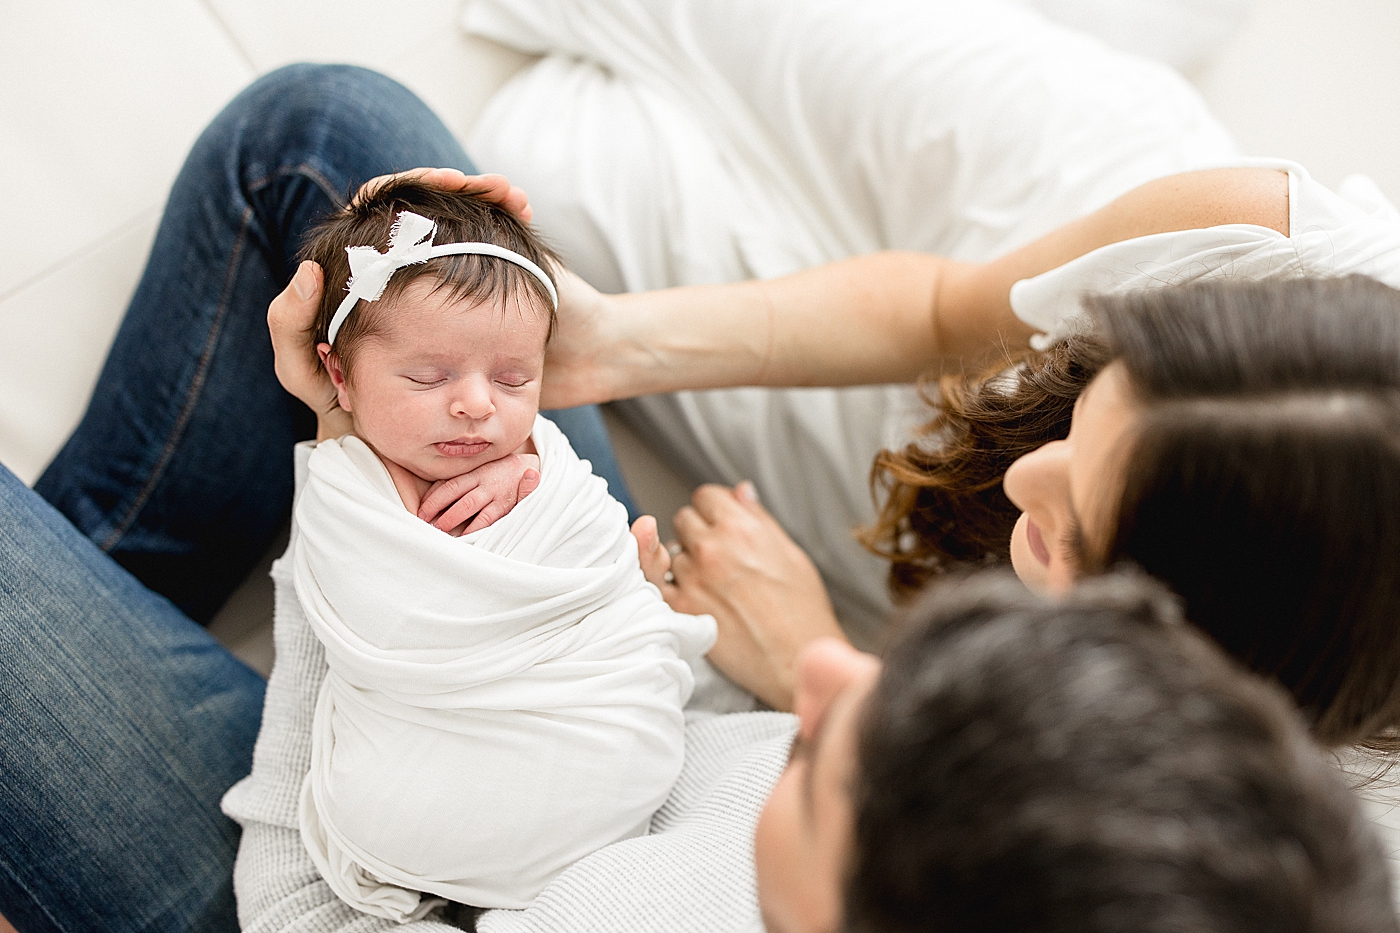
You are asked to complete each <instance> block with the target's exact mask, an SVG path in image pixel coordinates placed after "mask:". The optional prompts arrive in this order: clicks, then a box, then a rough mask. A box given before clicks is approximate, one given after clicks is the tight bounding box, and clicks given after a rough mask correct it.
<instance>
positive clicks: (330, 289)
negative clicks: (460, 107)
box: [304, 180, 557, 480]
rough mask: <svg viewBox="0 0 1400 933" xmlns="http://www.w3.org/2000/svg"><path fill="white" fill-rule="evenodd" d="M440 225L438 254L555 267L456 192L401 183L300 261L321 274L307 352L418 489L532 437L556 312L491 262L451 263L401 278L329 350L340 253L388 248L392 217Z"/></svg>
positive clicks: (358, 313)
mask: <svg viewBox="0 0 1400 933" xmlns="http://www.w3.org/2000/svg"><path fill="white" fill-rule="evenodd" d="M404 211H410V212H412V213H414V214H418V215H421V216H423V217H426V218H428V219H430V220H432V221H433V222H434V223H436V225H437V229H436V232H435V234H434V238H433V242H434V243H436V244H439V245H441V244H446V243H489V244H493V245H495V246H499V247H503V248H505V249H507V250H510V251H512V252H515V253H518V254H520V255H521V256H524V257H525V258H526V259H528V260H530V261H531V262H533V263H534V264H535V265H537V266H539V267H541V268H542V269H544V270H551V269H552V268H554V267H555V264H556V263H557V259H556V257H555V256H554V254H553V253H552V252H551V251H550V250H549V249H548V248H546V247H545V246H544V245H543V244H542V243H541V242H540V241H539V239H538V238H537V237H536V236H535V235H534V234H533V233H532V232H531V231H530V230H529V228H528V227H526V226H524V225H523V224H521V223H520V222H519V221H518V220H516V219H515V218H514V217H513V216H511V215H510V214H509V213H508V212H506V211H505V210H503V209H501V208H500V207H498V206H496V205H494V204H491V203H489V202H486V201H482V200H480V199H477V198H475V197H472V196H471V195H468V194H462V193H459V192H445V191H441V190H438V189H435V188H430V187H426V186H423V185H420V184H417V183H416V182H413V181H411V180H397V181H394V182H391V183H389V184H388V185H385V186H384V187H382V188H380V189H379V190H377V191H376V192H375V193H374V194H372V195H371V196H369V197H366V198H364V199H362V200H359V201H357V202H355V203H354V204H352V205H351V207H349V208H348V209H346V210H345V211H343V212H341V213H340V214H337V215H335V216H334V217H332V218H331V219H330V220H329V221H327V222H326V223H325V224H323V225H322V226H321V227H319V228H317V230H316V231H315V232H314V234H313V237H312V240H311V241H310V244H309V245H308V247H307V249H306V251H305V253H304V255H305V258H307V259H311V260H314V261H315V262H317V263H319V264H320V265H321V267H322V269H323V270H324V275H325V283H326V287H325V288H324V289H323V297H322V302H321V308H320V311H319V313H318V315H317V320H316V333H315V342H316V346H317V352H318V354H319V358H320V360H321V362H322V364H323V365H324V366H325V368H326V370H327V372H328V373H329V374H330V377H331V381H332V382H333V383H334V384H335V387H336V392H337V401H338V403H339V405H340V406H341V407H342V408H344V409H345V410H346V411H348V412H350V414H351V415H352V416H353V418H354V422H355V430H356V433H357V434H358V435H359V436H360V437H361V438H362V439H364V440H365V441H366V442H367V443H369V444H370V445H371V446H372V447H374V448H375V450H377V451H378V452H379V453H380V455H381V456H384V457H386V458H388V459H389V460H392V461H394V462H395V463H398V464H399V465H400V466H403V467H404V468H405V469H407V470H409V471H410V472H412V473H414V474H416V475H418V476H420V477H422V478H423V479H426V480H436V479H444V478H447V477H449V476H456V475H460V474H461V473H464V472H467V471H468V470H470V469H473V468H475V467H476V466H479V465H481V464H482V463H486V462H489V461H491V460H495V459H499V458H500V457H502V456H505V455H506V454H509V453H511V452H512V451H513V450H515V449H516V448H517V447H519V446H520V445H521V444H522V443H523V442H524V441H525V439H526V438H527V437H528V436H529V433H530V428H531V426H532V425H533V423H534V416H535V413H536V411H537V410H538V408H539V393H540V380H541V377H542V375H543V370H544V351H545V343H546V342H547V340H548V338H549V334H550V332H551V331H552V329H553V326H554V305H553V302H552V300H551V296H550V295H549V292H548V291H547V289H546V287H545V286H544V284H543V283H542V282H540V281H539V279H538V278H536V277H535V276H534V275H533V274H531V273H530V272H529V271H527V270H526V269H524V268H522V267H521V266H520V265H517V264H515V263H512V262H509V261H506V260H503V259H501V258H498V257H495V256H483V255H450V256H440V257H437V258H433V259H429V260H428V261H427V262H423V263H417V264H413V265H406V266H403V267H401V268H398V269H396V270H395V271H394V272H393V274H392V276H391V277H390V278H389V281H388V284H387V286H386V287H385V289H384V292H383V294H382V295H381V296H380V297H379V299H378V300H375V301H367V300H363V299H362V300H360V301H358V302H357V303H356V305H355V307H354V308H353V309H352V310H351V311H350V313H349V316H348V317H346V318H345V319H344V321H343V323H342V325H341V326H340V329H339V331H338V332H337V333H336V335H335V343H334V345H333V346H332V345H331V343H330V342H329V339H328V338H329V332H330V328H331V322H332V319H333V318H334V316H335V314H336V311H337V309H338V308H339V307H340V304H341V302H342V301H343V300H344V298H345V294H346V285H347V281H348V280H349V278H350V265H349V261H348V258H347V255H346V250H347V248H350V247H359V246H369V247H373V248H374V249H375V250H377V251H380V252H383V251H385V250H387V249H388V245H389V239H390V234H391V230H392V228H393V226H394V224H395V222H396V221H397V220H398V219H399V215H400V214H401V213H402V212H404Z"/></svg>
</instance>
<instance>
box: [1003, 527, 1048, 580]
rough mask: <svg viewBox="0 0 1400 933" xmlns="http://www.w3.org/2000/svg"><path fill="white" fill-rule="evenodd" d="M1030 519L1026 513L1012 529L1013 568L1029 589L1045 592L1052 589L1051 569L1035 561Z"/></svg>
mask: <svg viewBox="0 0 1400 933" xmlns="http://www.w3.org/2000/svg"><path fill="white" fill-rule="evenodd" d="M1029 520H1030V519H1029V518H1028V517H1027V515H1026V513H1025V512H1022V513H1021V517H1020V518H1018V519H1016V527H1014V528H1012V529H1011V568H1012V569H1013V570H1015V571H1016V576H1018V577H1020V578H1021V582H1022V583H1024V584H1025V585H1026V586H1027V587H1028V588H1029V589H1032V590H1036V591H1037V592H1042V593H1043V592H1045V591H1047V590H1049V589H1050V579H1049V576H1050V574H1049V569H1048V568H1047V567H1046V566H1045V565H1044V564H1042V563H1041V562H1040V561H1038V560H1036V559H1035V554H1033V553H1032V552H1031V545H1030V539H1029V538H1027V536H1026V535H1027V532H1026V522H1028V521H1029Z"/></svg>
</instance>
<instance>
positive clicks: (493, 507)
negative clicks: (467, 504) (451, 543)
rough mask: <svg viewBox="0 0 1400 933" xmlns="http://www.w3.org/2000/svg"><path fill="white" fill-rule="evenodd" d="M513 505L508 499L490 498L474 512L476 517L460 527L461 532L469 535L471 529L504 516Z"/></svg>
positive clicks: (473, 529)
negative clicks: (468, 523) (463, 526)
mask: <svg viewBox="0 0 1400 933" xmlns="http://www.w3.org/2000/svg"><path fill="white" fill-rule="evenodd" d="M514 507H515V503H514V502H512V501H510V500H509V499H492V500H491V501H490V502H488V503H486V505H485V506H484V507H482V509H481V511H479V512H477V513H476V518H473V519H472V521H471V524H470V525H468V526H467V527H466V528H463V529H462V534H464V535H469V534H471V533H472V532H473V531H480V530H481V529H483V528H487V527H490V526H491V525H494V524H495V523H496V520H497V519H499V518H502V517H504V516H505V515H506V513H507V512H509V511H510V510H511V509H512V508H514Z"/></svg>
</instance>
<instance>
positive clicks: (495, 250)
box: [326, 211, 559, 346]
mask: <svg viewBox="0 0 1400 933" xmlns="http://www.w3.org/2000/svg"><path fill="white" fill-rule="evenodd" d="M436 232H437V224H436V223H434V222H433V221H431V220H429V219H428V218H426V217H422V216H419V215H418V214H415V213H413V212H412V211H400V212H399V216H398V219H397V220H395V221H394V226H393V227H391V228H390V229H389V249H388V250H386V251H385V252H382V253H381V252H380V251H379V250H377V249H375V248H374V247H373V246H347V247H346V248H345V253H346V255H347V256H348V257H349V258H350V281H349V282H347V283H346V286H347V287H348V288H349V290H350V294H348V295H346V296H345V300H344V301H342V302H341V303H340V307H339V308H336V309H335V316H334V317H332V318H331V326H330V328H329V329H328V331H327V333H326V340H327V342H328V343H330V344H331V345H332V346H334V345H335V336H336V334H338V333H340V326H341V325H342V324H344V323H345V319H346V318H347V317H349V316H350V311H351V309H352V308H354V307H355V302H357V301H359V300H360V299H361V298H363V299H364V300H365V301H378V300H379V296H380V295H382V294H384V289H385V287H386V286H387V285H388V284H389V278H390V276H392V275H393V274H394V273H395V272H397V271H398V270H400V269H402V268H403V267H404V266H411V265H415V264H417V263H420V262H427V261H428V260H429V259H436V258H437V257H439V256H462V255H466V254H476V255H480V256H495V257H496V258H497V259H504V260H505V261H506V262H513V263H515V264H516V265H517V266H519V267H520V268H522V269H524V270H525V271H526V272H528V273H530V274H531V275H533V276H534V277H535V278H537V279H539V280H540V284H541V285H543V286H544V289H545V291H547V292H549V300H550V301H552V302H554V309H555V310H556V311H557V310H559V293H558V292H557V291H555V289H554V283H553V282H551V281H550V280H549V276H547V275H545V272H544V270H543V269H541V268H540V267H539V266H537V265H535V264H534V263H533V262H531V261H530V260H528V259H526V258H525V257H524V256H522V255H520V254H519V253H517V252H515V251H514V250H509V249H506V248H505V247H504V246H497V245H496V244H494V243H443V244H442V245H441V246H434V245H433V234H435V233H436Z"/></svg>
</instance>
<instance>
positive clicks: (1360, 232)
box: [1011, 159, 1400, 349]
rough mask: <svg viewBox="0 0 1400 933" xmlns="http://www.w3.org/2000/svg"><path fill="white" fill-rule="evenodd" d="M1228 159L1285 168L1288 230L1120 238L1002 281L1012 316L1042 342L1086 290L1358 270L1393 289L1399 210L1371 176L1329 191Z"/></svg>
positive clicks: (1294, 172) (1292, 172) (1399, 270)
mask: <svg viewBox="0 0 1400 933" xmlns="http://www.w3.org/2000/svg"><path fill="white" fill-rule="evenodd" d="M1232 164H1235V165H1256V166H1259V167H1263V168H1276V169H1279V170H1280V171H1286V172H1287V173H1288V224H1289V231H1288V236H1284V235H1283V234H1282V233H1280V232H1278V231H1277V230H1273V229H1271V228H1269V227H1259V226H1255V225H1253V224H1227V225H1223V226H1219V227H1207V228H1205V229H1202V230H1180V231H1177V232H1175V233H1161V234H1157V235H1156V236H1145V237H1138V238H1137V239H1133V240H1124V241H1123V242H1121V243H1113V244H1111V245H1109V246H1105V247H1102V248H1100V249H1096V250H1094V251H1093V252H1091V253H1087V254H1085V255H1083V256H1080V257H1079V258H1078V259H1076V260H1074V261H1073V262H1069V263H1066V264H1065V265H1063V266H1060V267H1059V268H1058V269H1052V270H1051V271H1049V272H1046V273H1044V274H1043V275H1038V276H1036V277H1035V278H1033V279H1024V280H1022V281H1020V282H1017V283H1016V284H1015V285H1014V286H1012V288H1011V308H1012V310H1013V311H1015V312H1016V316H1017V317H1019V318H1020V319H1021V320H1023V321H1025V322H1026V323H1027V324H1029V325H1030V326H1031V327H1034V328H1036V329H1037V330H1038V331H1041V333H1040V334H1039V335H1038V336H1037V337H1034V338H1032V340H1031V344H1032V346H1036V347H1038V348H1042V349H1043V348H1044V347H1046V346H1048V345H1049V344H1050V343H1051V342H1053V341H1054V340H1055V339H1056V338H1058V337H1061V336H1064V335H1065V334H1067V333H1069V332H1070V331H1071V330H1073V329H1074V328H1076V327H1079V326H1081V325H1080V323H1079V320H1080V316H1081V311H1082V306H1081V300H1082V299H1083V297H1084V296H1085V295H1088V294H1114V293H1118V292H1125V291H1131V290H1133V289H1138V288H1161V287H1163V286H1166V285H1184V284H1186V283H1188V282H1196V281H1203V280H1206V279H1218V278H1234V279H1270V278H1285V277H1299V276H1332V275H1348V274H1358V275H1367V276H1370V277H1371V278H1374V279H1378V280H1379V281H1382V282H1384V283H1386V284H1387V285H1389V286H1390V287H1391V288H1400V212H1397V211H1396V209H1395V207H1394V206H1393V205H1391V203H1390V202H1389V201H1387V200H1386V198H1385V195H1383V194H1382V193H1381V191H1380V189H1379V188H1378V187H1376V184H1375V182H1373V181H1371V179H1369V178H1367V177H1366V176H1364V175H1353V176H1351V177H1350V178H1348V179H1347V180H1346V181H1345V182H1343V183H1342V185H1341V186H1340V187H1339V189H1338V191H1337V192H1335V193H1334V192H1333V191H1331V190H1329V189H1328V188H1326V187H1324V186H1323V185H1320V184H1318V183H1317V182H1316V181H1314V180H1313V179H1312V177H1311V176H1310V175H1308V173H1307V170H1306V169H1304V168H1303V167H1302V166H1301V165H1299V164H1297V163H1296V162H1288V161H1284V160H1282V159H1248V160H1245V159H1240V160H1236V161H1235V162H1233V163H1232Z"/></svg>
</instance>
